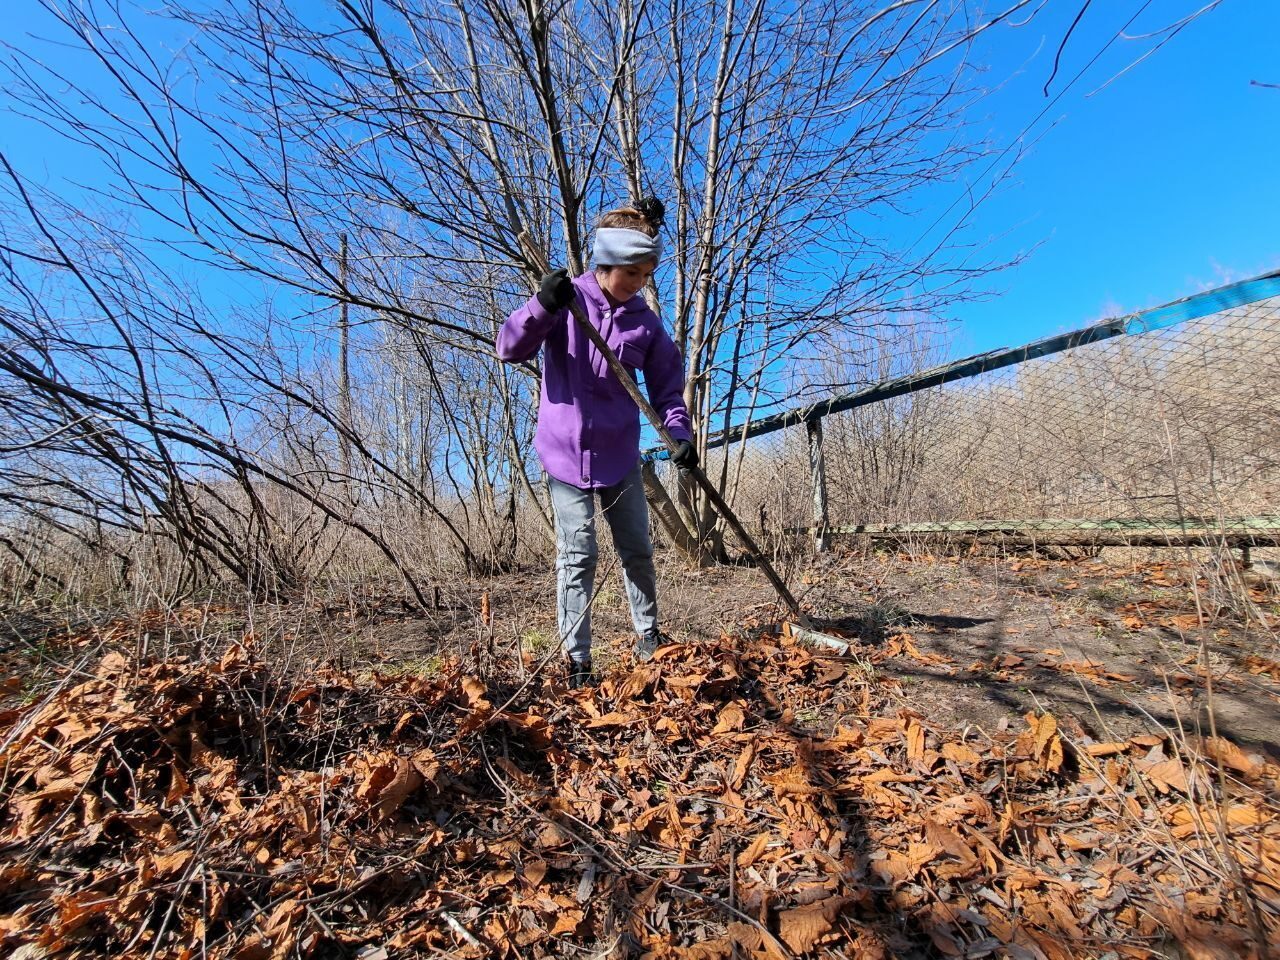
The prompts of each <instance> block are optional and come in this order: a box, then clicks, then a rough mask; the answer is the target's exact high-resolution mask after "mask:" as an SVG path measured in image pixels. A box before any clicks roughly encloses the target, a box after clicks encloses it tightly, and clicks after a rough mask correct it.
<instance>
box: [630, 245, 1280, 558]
mask: <svg viewBox="0 0 1280 960" xmlns="http://www.w3.org/2000/svg"><path fill="white" fill-rule="evenodd" d="M1278 296H1280V270H1278V271H1274V272H1270V273H1266V274H1263V275H1261V276H1257V277H1253V278H1251V279H1248V280H1241V281H1238V282H1235V283H1230V284H1226V285H1224V286H1221V287H1217V288H1215V289H1212V290H1208V291H1205V292H1203V293H1198V294H1195V295H1193V296H1190V297H1184V298H1182V299H1180V300H1175V301H1173V302H1171V303H1167V304H1164V305H1162V306H1158V307H1152V308H1150V309H1147V310H1141V311H1138V312H1136V313H1132V314H1128V315H1125V316H1122V317H1117V318H1113V319H1109V320H1104V321H1102V322H1101V323H1097V324H1093V325H1091V326H1088V327H1084V328H1082V329H1079V330H1073V331H1071V332H1069V333H1064V334H1059V335H1056V336H1052V337H1046V338H1043V339H1040V340H1036V341H1033V342H1031V343H1027V344H1024V345H1022V346H1019V347H1012V348H1009V347H1002V348H999V349H996V350H990V351H987V352H985V353H981V354H976V355H974V356H970V357H965V358H963V359H960V360H954V361H951V362H948V363H944V364H940V365H938V366H935V367H930V368H928V369H926V370H922V371H919V372H916V373H911V374H907V375H905V376H901V377H893V378H890V379H886V380H882V381H879V382H877V383H874V384H871V385H870V386H867V387H865V388H863V389H860V390H857V391H854V392H852V393H846V394H842V395H839V396H835V397H831V398H829V399H827V400H822V401H819V402H817V403H813V404H809V405H807V406H803V407H795V408H793V409H791V410H787V411H784V412H781V413H776V414H772V415H770V416H768V417H763V418H761V419H759V420H753V421H749V422H747V423H744V424H740V425H738V426H735V427H731V428H729V429H728V430H722V431H719V432H717V433H714V434H712V435H710V436H709V437H708V438H707V449H708V450H710V449H715V448H717V447H722V446H726V445H727V444H731V443H737V442H742V441H745V440H749V439H752V438H755V437H761V436H765V435H767V434H771V433H775V432H777V431H780V430H784V429H786V428H788V427H794V426H799V425H801V424H803V425H804V427H805V431H806V435H807V442H808V453H809V457H808V459H809V473H810V484H811V489H812V497H813V525H812V526H809V527H790V528H787V529H786V530H785V531H784V532H786V533H789V534H811V535H812V536H813V537H814V544H815V547H816V548H817V549H818V550H819V551H822V550H825V549H827V548H828V546H829V543H830V538H831V537H832V536H833V535H837V534H847V535H858V536H863V537H867V538H870V539H885V540H901V539H904V538H907V537H912V536H926V535H952V536H956V537H963V538H968V539H998V540H1001V541H1003V542H1013V543H1017V542H1023V541H1026V542H1030V543H1042V544H1051V543H1053V544H1067V545H1070V544H1091V545H1105V546H1116V545H1128V546H1147V545H1153V546H1166V545H1201V544H1224V543H1225V544H1227V545H1229V546H1234V547H1239V548H1241V549H1243V550H1244V551H1245V554H1246V557H1247V552H1248V549H1249V547H1251V546H1280V516H1258V517H1226V518H1221V517H1219V518H1207V517H1190V516H1188V517H1179V518H1176V519H1175V520H1172V521H1170V522H1165V523H1157V522H1152V521H1151V520H1141V519H1110V518H1106V519H1095V520H1066V521H1064V520H1048V519H1046V520H1040V521H1035V520H982V521H954V522H939V523H917V524H855V525H834V526H833V525H831V523H830V518H829V516H828V510H827V477H826V468H825V456H824V452H823V431H822V421H823V419H824V418H825V417H828V416H830V415H832V414H836V413H841V412H844V411H847V410H853V409H855V408H858V407H864V406H869V405H871V404H876V403H881V402H884V401H886V400H889V399H892V398H894V397H900V396H904V395H906V394H911V393H916V392H918V391H922V390H927V389H930V388H933V387H938V386H941V385H943V384H948V383H954V382H956V381H960V380H965V379H968V378H971V377H976V376H979V375H981V374H985V373H990V372H991V371H994V370H999V369H1001V368H1004V367H1011V366H1015V365H1017V364H1020V363H1025V362H1026V361H1028V360H1036V359H1040V358H1042V357H1047V356H1051V355H1053V354H1057V353H1063V352H1065V351H1069V350H1074V349H1076V348H1078V347H1082V346H1084V345H1086V344H1092V343H1098V342H1100V341H1103V340H1108V339H1111V338H1114V337H1122V336H1132V335H1139V334H1144V333H1150V332H1152V331H1155V330H1160V329H1164V328H1168V327H1172V326H1176V325H1178V324H1181V323H1186V322H1188V321H1191V320H1196V319H1199V318H1202V317H1206V316H1210V315H1212V314H1215V313H1219V312H1222V311H1225V310H1230V309H1232V308H1235V307H1242V306H1247V305H1249V304H1252V303H1257V302H1259V301H1262V300H1266V299H1269V298H1272V297H1278ZM668 457H669V453H668V451H667V450H666V448H665V447H658V448H652V449H649V450H646V451H645V452H644V454H643V459H644V460H646V461H650V462H654V461H662V460H666V459H668Z"/></svg>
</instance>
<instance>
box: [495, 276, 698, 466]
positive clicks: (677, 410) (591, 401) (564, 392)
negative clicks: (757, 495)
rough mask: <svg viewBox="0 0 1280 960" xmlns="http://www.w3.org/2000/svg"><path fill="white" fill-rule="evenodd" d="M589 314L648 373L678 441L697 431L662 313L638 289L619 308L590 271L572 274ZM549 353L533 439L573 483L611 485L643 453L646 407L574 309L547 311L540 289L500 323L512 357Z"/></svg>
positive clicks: (502, 349)
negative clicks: (692, 428)
mask: <svg viewBox="0 0 1280 960" xmlns="http://www.w3.org/2000/svg"><path fill="white" fill-rule="evenodd" d="M573 285H574V286H575V287H576V288H577V290H578V301H579V303H581V304H582V305H583V306H584V307H586V312H587V318H588V319H589V320H590V321H591V323H592V325H594V326H595V328H596V329H597V330H599V331H600V333H601V334H602V335H603V336H604V339H605V342H606V343H608V344H609V346H610V347H612V348H613V351H614V353H616V354H617V355H618V359H619V360H620V361H622V365H623V366H624V367H626V368H627V369H628V370H629V371H630V372H631V374H632V376H634V375H635V372H636V371H637V370H641V371H643V372H644V383H645V388H646V389H647V390H648V392H649V402H650V403H652V404H653V407H654V409H655V410H657V411H658V415H659V416H660V417H662V421H663V423H664V424H665V425H666V428H667V429H668V430H669V431H671V435H672V436H673V437H675V438H676V439H677V440H691V439H692V435H691V434H690V432H689V411H688V410H686V409H685V405H684V396H683V393H684V364H683V363H682V361H681V357H680V351H679V350H677V349H676V345H675V343H674V342H672V340H671V337H670V336H669V335H668V334H667V331H666V330H665V329H663V326H662V321H661V320H659V319H658V317H657V316H656V315H655V314H654V312H653V311H652V310H650V309H649V305H648V304H647V303H645V302H644V298H643V297H641V296H640V295H638V294H637V295H636V296H634V297H632V298H631V299H630V300H628V301H627V302H626V303H624V304H621V305H620V306H618V307H616V308H613V307H610V306H609V301H608V299H607V298H606V297H605V295H604V291H603V290H601V289H600V284H599V283H597V282H596V276H595V273H593V272H591V271H588V272H587V273H584V274H583V275H582V276H580V277H578V278H577V279H576V280H574V281H573ZM544 343H545V344H546V350H545V351H544V352H543V357H542V398H541V402H540V403H539V404H538V430H537V433H536V434H535V435H534V439H533V446H534V449H536V450H537V451H538V456H539V457H540V458H541V459H542V465H543V467H545V468H546V471H547V473H549V474H551V476H553V477H555V478H556V479H557V480H559V481H561V482H563V483H568V484H572V485H573V486H575V487H581V488H584V489H585V488H589V487H610V486H613V485H614V484H615V483H617V482H618V481H620V480H621V479H622V478H623V477H625V476H626V475H627V473H628V472H629V471H630V470H631V468H632V467H634V466H635V465H636V461H637V460H638V459H639V458H640V411H639V409H638V408H637V407H636V404H635V401H634V400H632V399H631V397H629V396H628V395H627V391H626V390H625V389H623V386H622V384H621V383H619V382H618V379H617V378H616V377H615V376H614V375H613V374H612V373H611V372H610V371H609V367H608V365H607V364H606V363H605V360H604V357H603V356H601V355H600V352H599V351H598V350H596V348H595V347H593V346H592V345H591V341H590V340H588V339H587V336H586V334H584V333H583V332H582V331H581V330H580V329H579V328H578V324H577V321H575V320H574V319H573V317H572V316H570V314H569V311H568V310H561V311H559V312H558V313H548V312H547V311H546V310H545V309H544V308H543V306H542V303H541V302H540V301H539V300H538V298H537V297H530V298H529V302H528V303H526V304H525V305H524V306H522V307H520V308H519V309H518V310H516V311H515V312H514V313H512V314H511V316H509V317H507V322H506V323H504V324H503V325H502V329H501V330H499V331H498V356H499V357H500V358H501V359H503V360H505V361H507V362H508V363H519V362H521V361H524V360H528V359H530V358H531V357H533V356H534V355H535V354H536V353H537V352H538V350H539V348H541V347H542V346H543V344H544Z"/></svg>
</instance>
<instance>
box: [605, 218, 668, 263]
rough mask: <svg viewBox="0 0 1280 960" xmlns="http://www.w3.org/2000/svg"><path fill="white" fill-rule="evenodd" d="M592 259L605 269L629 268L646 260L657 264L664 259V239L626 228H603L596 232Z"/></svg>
mask: <svg viewBox="0 0 1280 960" xmlns="http://www.w3.org/2000/svg"><path fill="white" fill-rule="evenodd" d="M591 259H592V262H593V263H595V264H596V265H597V266H603V267H620V266H627V265H629V264H633V263H644V262H645V261H646V260H652V261H653V262H654V263H657V262H658V261H659V260H661V259H662V239H661V238H660V237H651V236H649V235H648V234H647V233H641V232H640V231H639V230H628V229H627V228H626V227H601V228H600V229H599V230H597V231H596V243H595V246H594V247H593V248H592V251H591Z"/></svg>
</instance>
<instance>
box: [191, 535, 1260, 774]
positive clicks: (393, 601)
mask: <svg viewBox="0 0 1280 960" xmlns="http://www.w3.org/2000/svg"><path fill="white" fill-rule="evenodd" d="M611 557H612V554H611V553H610V552H609V551H607V550H606V551H602V560H601V567H600V574H601V577H600V581H599V589H598V594H597V597H596V603H595V622H594V633H595V637H596V651H595V657H596V662H597V665H598V667H600V668H601V669H602V670H604V671H606V672H607V671H608V670H610V669H611V668H612V667H613V666H615V665H618V664H621V663H624V662H625V660H626V658H627V657H628V656H629V649H630V644H631V640H632V633H631V627H630V618H629V615H628V612H627V604H626V597H625V593H624V591H623V589H622V583H621V579H620V576H619V571H618V568H617V564H616V561H615V560H612V559H611ZM1193 560H1194V558H1193ZM1193 565H1194V564H1193V563H1188V562H1187V559H1186V558H1183V559H1181V560H1178V559H1173V560H1171V559H1167V558H1165V559H1161V558H1159V557H1158V556H1157V555H1155V554H1153V553H1151V552H1148V551H1136V550H1110V551H1107V552H1106V553H1105V554H1104V555H1103V556H1101V557H1098V558H1094V559H1086V560H1053V559H1043V558H1031V557H1025V556H1024V557H991V556H934V555H930V554H921V553H917V554H915V555H908V554H905V553H897V554H883V553H882V554H874V555H871V556H862V555H858V554H853V553H849V552H842V551H834V552H832V553H830V554H827V555H824V556H821V557H818V558H806V559H803V560H792V561H783V562H781V563H780V566H781V569H782V572H783V574H784V576H785V577H786V579H787V580H788V582H790V583H791V584H792V585H793V590H794V592H795V593H796V594H797V596H798V597H799V598H800V600H801V602H802V604H803V605H804V606H805V607H806V608H807V609H809V610H811V611H813V613H814V614H815V615H816V616H817V617H820V618H824V619H823V622H824V623H826V624H828V625H829V628H830V629H831V631H832V632H835V633H838V634H840V635H841V636H844V637H846V638H848V639H850V640H852V641H853V642H854V650H855V653H856V655H857V656H858V657H859V658H860V659H861V660H862V661H864V662H865V663H868V664H869V665H870V666H871V667H872V669H873V670H874V672H875V677H876V679H877V681H878V682H879V683H880V684H881V685H882V686H883V687H884V688H885V689H886V690H888V691H889V692H890V693H891V694H892V695H893V697H894V698H895V701H896V702H899V703H900V704H901V707H902V708H905V709H909V710H912V711H914V712H916V713H918V714H919V715H921V716H923V717H926V718H928V720H929V721H930V722H931V723H933V724H935V725H940V726H947V727H956V728H960V729H963V728H964V727H965V726H967V725H972V726H973V727H975V728H981V729H983V730H985V731H987V732H994V731H996V730H1004V729H1006V728H1007V727H1008V725H1009V724H1014V726H1015V727H1016V726H1018V725H1019V724H1020V723H1021V718H1022V716H1023V715H1025V714H1026V713H1027V712H1028V711H1031V710H1045V711H1049V712H1051V713H1053V714H1055V715H1056V716H1058V717H1059V719H1060V721H1065V722H1068V723H1070V720H1069V719H1067V718H1074V721H1075V723H1074V724H1072V727H1073V728H1074V729H1075V730H1076V731H1077V733H1078V734H1079V735H1082V736H1089V737H1092V738H1093V739H1095V740H1099V741H1108V740H1120V739H1124V738H1126V737H1130V736H1133V735H1135V734H1137V733H1141V732H1161V731H1160V728H1163V730H1165V731H1171V732H1175V733H1176V732H1179V731H1178V728H1179V727H1180V728H1181V732H1183V733H1185V734H1203V735H1210V734H1211V733H1215V732H1216V734H1217V735H1221V736H1226V737H1229V738H1230V739H1232V740H1235V741H1237V742H1239V743H1241V744H1246V745H1249V746H1251V747H1254V748H1258V749H1262V750H1265V751H1267V752H1268V753H1270V754H1271V755H1272V756H1278V755H1280V738H1278V736H1277V731H1278V730H1280V639H1278V638H1280V629H1278V628H1280V584H1278V583H1277V582H1276V581H1275V580H1268V579H1266V577H1265V576H1264V575H1261V574H1257V575H1255V574H1254V573H1246V574H1245V576H1244V578H1243V580H1242V581H1240V582H1237V587H1238V588H1240V589H1239V590H1238V591H1237V599H1238V597H1239V595H1243V591H1244V590H1247V591H1248V597H1249V603H1248V609H1249V613H1248V615H1247V616H1244V617H1242V616H1241V612H1240V610H1239V609H1238V608H1237V609H1234V610H1233V609H1227V608H1226V607H1227V605H1226V604H1224V603H1223V602H1222V595H1223V591H1222V589H1221V584H1219V583H1216V582H1213V578H1212V577H1207V576H1206V575H1205V572H1206V570H1209V569H1211V568H1209V567H1207V566H1199V567H1195V570H1194V572H1193ZM658 567H659V578H660V584H661V585H660V603H661V607H662V611H663V621H664V627H665V629H666V630H667V632H668V633H669V634H670V635H671V636H672V637H673V638H674V639H676V640H681V641H692V642H698V641H706V640H710V639H714V638H719V637H721V636H725V635H729V636H742V635H746V634H749V633H750V632H752V631H761V630H773V629H777V625H778V622H779V620H780V619H781V615H780V614H781V611H780V609H779V606H778V604H777V602H776V600H775V599H774V596H773V594H772V591H771V589H770V588H769V586H768V583H767V582H766V581H765V579H764V577H763V576H762V575H761V574H760V572H759V571H757V570H754V569H752V568H750V567H720V568H713V569H709V570H691V569H690V568H689V567H688V566H687V565H685V564H684V563H683V562H682V561H681V560H680V559H679V558H678V557H677V556H675V555H674V554H673V553H669V552H660V553H659V556H658ZM1267 567H1268V564H1267V563H1266V562H1265V561H1264V562H1263V563H1261V564H1259V568H1260V569H1264V570H1265V569H1266V568H1267ZM1233 575H1235V576H1237V577H1238V576H1240V574H1239V572H1238V571H1235V572H1234V573H1233ZM440 601H441V602H440V609H438V610H435V611H431V612H428V613H425V614H424V613H421V612H417V611H412V610H410V609H409V608H408V607H407V605H406V604H404V603H403V602H402V601H401V600H400V599H399V598H398V597H397V596H396V595H395V594H392V593H387V592H377V591H375V592H371V593H370V594H369V595H366V596H355V595H352V596H349V597H347V598H345V599H342V600H339V601H330V602H328V603H326V604H316V603H306V604H294V605H291V606H286V607H277V608H260V609H258V610H256V611H254V612H253V615H252V617H251V618H249V619H245V617H244V614H243V613H241V612H238V611H237V612H232V611H227V612H226V613H225V615H224V616H222V617H216V616H215V617H213V618H211V619H210V622H209V623H208V624H207V625H206V626H205V627H204V628H203V630H204V631H205V632H206V633H208V634H210V635H211V634H213V633H215V632H217V633H224V634H225V632H226V631H228V630H230V631H232V632H234V631H236V630H239V629H245V630H248V631H258V632H259V633H261V634H262V635H263V636H264V638H265V639H266V640H267V641H268V642H270V643H272V644H274V645H275V647H276V649H277V650H278V652H279V656H281V657H282V658H284V660H286V661H293V662H297V663H298V664H299V665H301V664H304V663H306V662H313V661H314V660H316V659H317V658H326V657H327V658H330V659H333V660H335V661H337V662H338V664H339V665H341V666H358V667H362V668H368V669H376V670H378V671H380V672H402V671H405V672H430V671H431V669H432V667H433V664H434V663H435V662H437V660H438V658H439V657H441V656H447V655H457V656H461V657H462V658H464V659H470V660H472V661H474V663H475V667H476V668H477V670H478V671H479V672H480V673H481V674H482V675H483V674H485V673H489V672H495V673H501V672H505V671H508V670H511V669H513V668H515V669H518V670H523V669H528V667H529V666H530V665H532V664H534V663H535V662H536V661H537V660H538V659H539V658H541V657H543V656H545V655H547V654H548V653H550V654H552V655H553V660H554V649H553V648H554V647H555V644H556V630H555V610H554V572H553V571H551V570H550V569H531V570H524V571H520V572H516V573H511V574H508V575H506V576H503V577H497V578H491V579H487V580H475V581H470V582H466V581H459V582H455V583H451V584H442V585H441V590H440ZM1198 610H1199V614H1198V612H1197V611H1198ZM486 611H487V615H488V620H487V621H486V619H485V614H486ZM189 639H190V638H189ZM196 639H197V641H199V640H200V639H201V638H196ZM521 661H523V662H524V664H525V666H524V667H521V666H520V663H521Z"/></svg>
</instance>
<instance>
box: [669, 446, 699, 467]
mask: <svg viewBox="0 0 1280 960" xmlns="http://www.w3.org/2000/svg"><path fill="white" fill-rule="evenodd" d="M671 462H672V463H674V464H675V465H676V466H677V467H679V468H680V469H681V470H688V469H689V468H690V467H696V466H697V465H698V450H697V448H696V447H695V446H694V445H693V444H692V443H690V442H689V441H688V440H677V441H676V449H675V452H674V453H672V454H671Z"/></svg>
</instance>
